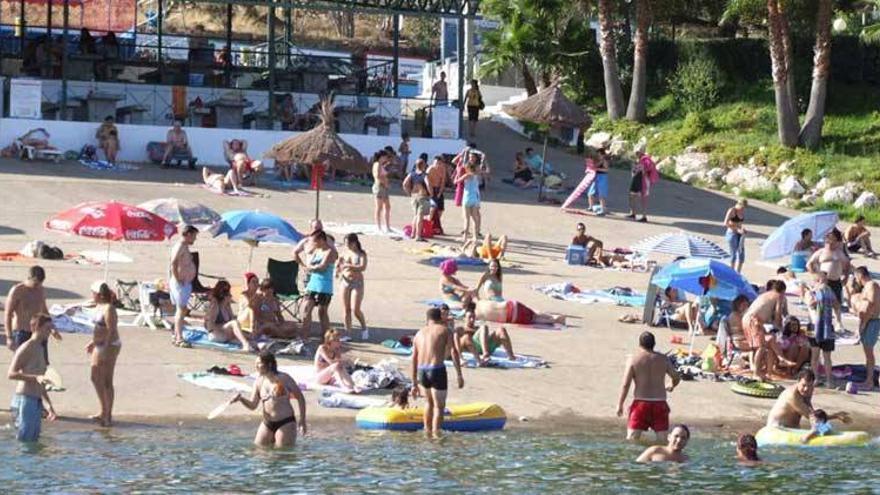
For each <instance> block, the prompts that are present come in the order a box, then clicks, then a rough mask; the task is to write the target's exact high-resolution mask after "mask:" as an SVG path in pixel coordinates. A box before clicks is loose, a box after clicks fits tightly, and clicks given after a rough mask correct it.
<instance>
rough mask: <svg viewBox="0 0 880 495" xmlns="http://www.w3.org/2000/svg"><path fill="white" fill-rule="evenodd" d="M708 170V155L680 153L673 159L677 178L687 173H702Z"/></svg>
mask: <svg viewBox="0 0 880 495" xmlns="http://www.w3.org/2000/svg"><path fill="white" fill-rule="evenodd" d="M708 168H709V154H708V153H696V152H695V153H682V154H680V155H678V156H676V157H675V173H676V174H678V176H679V177H681V176H683V175H685V174H686V173H688V172H704V171H706V170H708Z"/></svg>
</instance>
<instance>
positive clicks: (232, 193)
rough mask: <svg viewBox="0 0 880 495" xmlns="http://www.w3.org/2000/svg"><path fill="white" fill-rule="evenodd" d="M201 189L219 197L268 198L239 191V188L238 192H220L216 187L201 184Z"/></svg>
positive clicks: (261, 194)
mask: <svg viewBox="0 0 880 495" xmlns="http://www.w3.org/2000/svg"><path fill="white" fill-rule="evenodd" d="M201 188H202V189H207V190H208V191H211V192H212V193H214V194H219V195H221V196H237V197H241V198H268V197H269V195H268V194H264V193H258V192H253V191H247V190H245V189H241V188H239V189H238V191H220V190H218V189H217V188H216V187H211V186H209V185H207V184H202V185H201Z"/></svg>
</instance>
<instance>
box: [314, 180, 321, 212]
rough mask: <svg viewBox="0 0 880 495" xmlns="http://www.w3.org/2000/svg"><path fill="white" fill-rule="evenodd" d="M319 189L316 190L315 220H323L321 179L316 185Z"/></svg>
mask: <svg viewBox="0 0 880 495" xmlns="http://www.w3.org/2000/svg"><path fill="white" fill-rule="evenodd" d="M315 185H316V186H317V187H316V188H315V220H320V219H321V181H320V179H319V180H318V182H317V183H316V184H315Z"/></svg>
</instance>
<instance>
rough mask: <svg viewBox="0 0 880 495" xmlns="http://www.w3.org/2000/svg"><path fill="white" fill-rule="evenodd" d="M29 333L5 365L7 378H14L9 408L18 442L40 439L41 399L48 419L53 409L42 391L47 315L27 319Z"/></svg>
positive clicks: (49, 321) (48, 330)
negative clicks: (14, 385)
mask: <svg viewBox="0 0 880 495" xmlns="http://www.w3.org/2000/svg"><path fill="white" fill-rule="evenodd" d="M30 326H31V336H30V338H29V339H28V340H26V341H25V342H23V343H22V344H21V345H20V346H19V347H18V349H16V351H15V355H14V356H13V357H12V363H10V364H9V371H8V372H7V377H8V378H9V379H10V380H18V382H19V383H18V385H16V387H15V395H14V396H13V397H12V405H11V406H10V411H11V412H12V418H13V420H14V422H15V428H16V429H17V430H18V433H17V435H16V438H18V440H19V441H20V442H36V441H37V440H39V439H40V426H41V423H42V417H43V401H44V400H45V401H46V405H47V406H48V413H49V414H48V416H47V419H48V420H49V421H54V420H55V417H56V416H55V409H54V408H53V407H52V401H51V400H49V395H48V394H47V393H46V386H45V384H46V379H45V377H44V376H43V375H44V374H45V373H46V357H45V355H44V353H43V346H44V345H45V343H46V339H48V338H49V334H50V333H51V332H52V330H53V328H54V327H53V326H52V318H51V317H50V316H49V315H47V314H37V315H34V316H33V317H32V318H31V321H30Z"/></svg>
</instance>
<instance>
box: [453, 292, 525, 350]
mask: <svg viewBox="0 0 880 495" xmlns="http://www.w3.org/2000/svg"><path fill="white" fill-rule="evenodd" d="M476 309H477V305H476V304H475V303H473V302H470V303H468V304H467V306H466V307H465V311H464V327H459V328H458V329H457V330H458V331H457V332H456V337H457V338H458V341H459V348H460V350H463V351H469V352H470V353H471V354H473V355H474V357H476V358H477V363H478V364H479V365H480V366H485V365H486V364H488V362H489V358H491V357H492V354H493V353H494V352H495V350H496V349H498V348H499V347H503V348H504V351H505V352H506V353H507V358H508V359H510V360H514V359H516V355H515V354H514V353H513V345H512V344H511V341H510V334H509V333H507V329H506V328H504V327H498V328H495V329H492V328H490V327H489V325H486V324H483V325H480V326H479V327H478V326H477V324H476V321H477V317H476Z"/></svg>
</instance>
